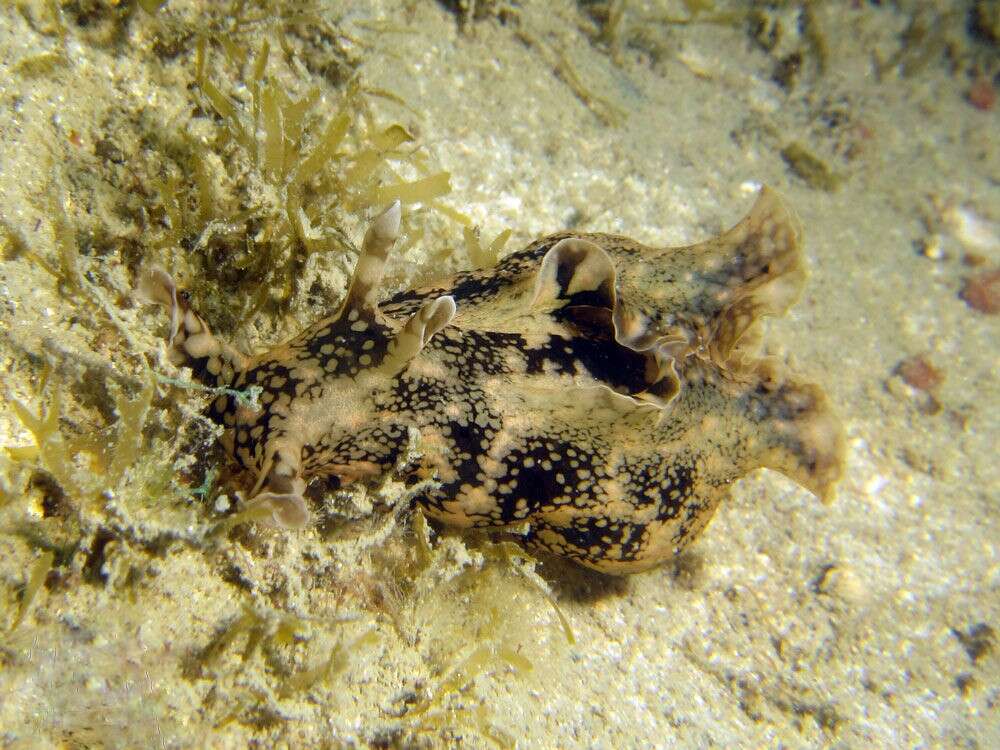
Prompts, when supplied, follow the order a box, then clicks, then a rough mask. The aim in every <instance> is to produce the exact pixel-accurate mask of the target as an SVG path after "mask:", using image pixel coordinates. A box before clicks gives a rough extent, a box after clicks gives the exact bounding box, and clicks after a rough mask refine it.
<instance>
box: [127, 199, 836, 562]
mask: <svg viewBox="0 0 1000 750" xmlns="http://www.w3.org/2000/svg"><path fill="white" fill-rule="evenodd" d="M399 221H400V207H399V204H398V203H396V204H393V205H392V206H391V207H390V208H389V209H388V210H386V211H385V212H384V213H382V214H381V215H380V216H379V217H378V218H376V219H375V220H374V222H373V223H372V224H371V227H370V228H369V230H368V232H367V234H366V235H365V240H364V246H363V251H362V254H361V257H360V259H359V260H358V264H357V268H356V270H355V272H354V278H353V280H352V282H351V285H350V289H349V290H348V292H347V296H346V298H345V300H344V302H343V304H342V305H341V307H340V309H339V310H338V311H337V312H336V313H335V314H333V315H332V316H330V317H326V318H324V319H323V320H320V321H319V322H318V323H316V324H315V325H313V326H312V327H311V328H309V329H308V330H306V331H304V332H303V333H301V334H300V335H299V336H297V337H295V338H294V339H292V340H291V341H288V342H287V343H285V344H281V345H279V346H277V347H275V348H274V349H272V350H270V351H268V352H266V353H264V354H260V355H257V356H253V357H251V356H247V355H244V354H242V353H240V352H238V351H237V350H236V349H234V348H233V347H231V346H229V345H228V344H225V343H223V342H222V341H220V340H219V339H218V338H216V337H215V336H213V334H212V333H211V332H210V330H209V328H208V326H207V325H206V323H205V322H204V320H203V319H202V318H200V317H199V316H198V315H197V314H196V313H195V312H194V310H193V308H192V307H191V304H190V302H189V299H188V297H187V295H186V294H184V293H183V292H179V291H178V289H177V287H176V286H175V284H174V282H173V280H172V279H171V277H170V276H169V275H168V274H167V273H166V272H164V271H162V270H159V269H157V270H153V271H152V272H151V273H150V274H149V275H148V276H147V278H146V280H145V283H144V288H145V293H146V296H147V297H148V298H151V299H152V300H154V301H156V302H159V303H161V304H163V305H164V306H166V307H167V309H168V310H169V311H170V314H171V321H172V322H171V331H170V341H171V344H170V351H171V357H172V359H173V361H174V362H175V363H176V364H178V365H186V366H189V367H190V368H191V370H192V372H193V374H194V376H195V377H196V378H197V379H199V380H200V381H202V382H204V383H206V384H208V385H210V386H215V387H224V388H225V389H229V390H226V391H222V392H221V395H219V396H218V397H217V399H216V400H215V402H214V403H213V404H212V405H211V407H210V409H209V412H210V416H211V417H212V419H214V420H216V421H217V422H218V423H220V424H222V425H223V426H224V427H225V428H226V429H225V436H224V439H223V441H224V444H225V446H226V448H227V450H228V451H229V452H230V453H231V454H232V456H233V457H234V458H235V459H236V460H237V461H239V463H240V464H242V466H243V467H244V468H245V469H247V470H249V471H250V472H252V474H253V475H254V476H255V477H256V485H255V486H254V488H253V491H252V492H251V501H250V502H252V503H258V504H261V505H260V507H262V508H264V509H267V510H269V511H270V512H272V513H273V517H274V520H275V521H276V522H278V523H279V524H281V525H284V526H289V527H295V526H301V525H304V524H307V523H308V522H309V516H310V514H309V510H308V507H309V503H308V501H307V500H306V499H305V498H304V492H305V489H306V484H307V482H309V481H310V480H317V481H323V482H325V483H326V484H327V485H328V486H330V487H340V486H344V485H346V484H349V483H351V482H357V481H374V480H377V479H378V478H380V477H382V476H383V475H385V474H386V473H388V472H390V471H397V472H401V473H402V474H403V479H407V480H411V481H414V482H415V481H416V480H417V479H418V478H421V477H431V476H433V477H434V478H436V480H437V481H436V482H435V483H433V484H434V487H433V489H429V490H427V491H426V492H424V493H423V494H422V495H421V496H420V497H419V498H418V499H417V502H418V503H419V505H420V506H421V507H422V508H423V510H424V512H425V513H426V514H427V515H428V516H429V517H431V518H434V519H438V520H439V521H441V522H443V523H445V524H450V525H453V526H458V527H488V528H496V529H503V528H505V527H508V528H509V527H512V526H517V527H518V528H519V530H520V531H521V532H523V537H522V539H523V543H524V544H525V545H526V546H527V547H528V548H530V549H536V550H542V551H546V552H550V553H553V554H556V555H560V556H563V557H567V558H570V559H572V560H575V561H576V562H578V563H580V564H582V565H585V566H587V567H590V568H594V569H596V570H599V571H603V572H607V573H614V574H620V573H631V572H635V571H640V570H644V569H646V568H649V567H652V566H654V565H656V564H658V563H660V562H662V561H664V560H666V559H668V558H670V557H671V556H673V555H675V554H676V553H677V552H678V551H679V550H681V549H682V548H683V547H685V546H686V545H687V544H688V543H689V542H690V541H691V540H692V539H693V538H694V537H695V536H696V535H697V534H698V532H699V531H700V530H701V529H702V528H703V527H704V526H705V524H706V523H707V522H708V521H709V519H710V518H711V517H712V514H713V513H714V511H715V508H716V506H717V505H718V504H719V502H720V500H722V499H723V498H724V497H725V496H726V494H727V493H728V492H729V489H730V486H731V485H732V483H733V482H734V481H735V480H737V479H739V478H740V477H742V476H744V475H745V474H746V473H747V472H750V471H752V470H754V469H757V468H759V467H767V468H770V469H775V470H777V471H779V472H781V473H783V474H785V475H787V476H788V477H790V478H792V479H793V480H795V481H796V482H798V483H799V484H801V485H802V486H804V487H806V488H807V489H809V490H811V491H812V492H814V493H816V494H817V495H819V496H821V497H823V498H827V497H829V496H830V494H831V490H832V486H833V484H834V483H835V481H836V480H837V478H838V476H839V475H840V473H841V468H842V452H843V437H842V432H841V428H840V425H839V423H838V422H837V420H836V419H835V418H834V417H833V416H832V414H831V412H830V408H829V405H828V402H827V399H826V397H825V396H824V394H823V392H822V391H821V390H820V389H819V388H818V387H817V386H815V385H810V384H805V383H801V382H799V381H798V380H796V379H795V378H794V377H792V376H790V375H788V374H786V373H785V372H784V370H783V368H782V367H781V366H780V365H779V364H777V363H776V362H773V361H771V360H769V359H763V358H761V357H760V356H759V354H758V349H759V345H760V339H761V319H762V318H763V317H764V316H767V315H781V314H782V313H784V312H785V310H787V308H788V307H789V306H790V305H791V304H792V303H793V302H794V301H795V299H796V298H797V297H798V295H799V293H800V290H801V288H802V285H803V283H804V281H805V276H806V274H805V269H804V265H803V258H802V253H801V250H800V233H799V228H798V224H797V222H796V220H795V218H794V217H793V215H792V214H791V212H790V211H789V210H788V208H787V207H786V206H785V204H784V203H783V202H782V201H781V199H780V198H779V197H778V196H777V195H776V194H775V193H774V192H773V191H771V190H769V189H767V188H764V189H763V190H762V191H761V193H760V195H759V196H758V198H757V201H756V203H755V204H754V206H753V208H752V209H751V211H750V213H749V215H747V216H746V218H744V219H743V220H742V221H741V222H740V223H739V224H737V225H736V226H735V227H734V228H733V229H731V230H729V231H728V232H726V233H724V234H723V235H721V236H720V237H717V238H715V239H711V240H708V241H706V242H703V243H700V244H697V245H691V246H687V247H676V248H652V247H647V246H644V245H641V244H639V243H637V242H634V241H632V240H630V239H627V238H625V237H619V236H615V235H608V234H579V233H575V232H561V233H559V234H554V235H550V236H548V237H544V238H542V239H539V240H537V241H535V242H533V243H531V244H530V245H528V246H527V247H526V248H524V249H523V250H521V251H520V252H516V253H514V254H512V255H510V256H508V257H506V258H504V259H503V260H502V261H500V262H499V264H497V265H496V266H495V267H493V268H491V269H488V270H482V271H473V272H468V273H460V274H458V275H456V276H453V277H451V278H447V279H444V280H442V281H440V282H438V283H435V284H432V285H430V286H428V287H425V288H421V289H417V290H412V291H406V292H402V293H400V294H397V295H395V296H393V297H390V298H389V299H387V300H385V301H382V302H380V301H379V298H378V291H379V281H380V278H381V275H382V270H383V267H384V265H385V260H386V256H387V255H388V253H389V250H390V248H391V247H392V245H393V242H394V241H395V239H396V235H397V233H398V230H399ZM251 386H259V388H260V389H261V395H260V398H259V408H253V407H251V406H248V405H247V404H246V402H245V401H241V400H240V399H238V398H236V397H235V396H234V395H233V394H232V391H234V390H244V389H247V388H249V387H251ZM414 430H415V431H417V432H418V433H419V436H420V449H421V450H420V457H419V458H418V459H416V460H415V461H413V462H411V463H410V464H408V465H407V464H405V462H402V457H403V456H405V455H407V454H406V449H407V445H408V441H409V439H410V436H411V434H413V432H414ZM401 463H402V466H401ZM525 529H526V531H525Z"/></svg>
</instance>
